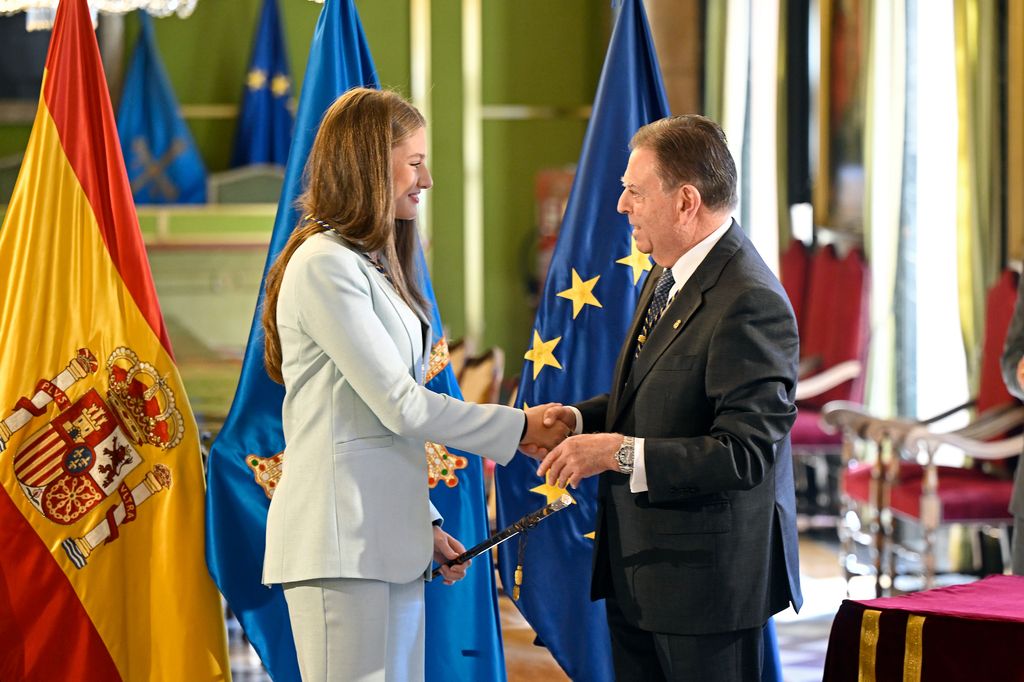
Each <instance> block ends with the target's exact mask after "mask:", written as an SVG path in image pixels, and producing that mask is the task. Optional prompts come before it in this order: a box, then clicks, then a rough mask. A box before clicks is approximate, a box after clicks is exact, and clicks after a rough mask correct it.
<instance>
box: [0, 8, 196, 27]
mask: <svg viewBox="0 0 1024 682" xmlns="http://www.w3.org/2000/svg"><path fill="white" fill-rule="evenodd" d="M197 1H198V0H89V10H90V12H91V13H92V17H93V24H95V23H96V13H97V12H109V13H124V12H131V11H132V10H137V9H142V10H145V11H147V12H149V13H150V14H152V15H153V16H154V17H166V16H170V15H171V14H177V15H178V16H179V17H181V18H182V19H184V18H185V17H187V16H189V15H191V14H192V11H193V10H194V9H195V8H196V2H197ZM57 2H58V0H0V14H14V13H15V12H25V14H26V27H27V28H28V30H30V31H37V30H45V29H49V28H51V27H52V26H53V16H54V14H55V13H56V11H57Z"/></svg>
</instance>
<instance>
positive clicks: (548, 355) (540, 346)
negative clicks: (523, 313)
mask: <svg viewBox="0 0 1024 682" xmlns="http://www.w3.org/2000/svg"><path fill="white" fill-rule="evenodd" d="M561 340H562V337H561V336H559V337H556V338H554V339H551V340H550V341H543V340H542V339H541V338H540V334H539V333H538V332H537V330H536V329H534V330H533V348H531V349H530V350H528V351H526V354H525V355H524V356H523V357H524V358H526V359H527V360H529V361H531V362H532V363H533V378H534V380H535V381H536V379H537V375H538V374H540V371H541V370H542V369H544V366H545V365H549V366H551V367H554V368H555V369H562V365H561V364H559V362H558V360H556V359H555V346H557V345H558V342H559V341H561Z"/></svg>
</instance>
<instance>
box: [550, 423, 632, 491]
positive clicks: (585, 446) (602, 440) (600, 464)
mask: <svg viewBox="0 0 1024 682" xmlns="http://www.w3.org/2000/svg"><path fill="white" fill-rule="evenodd" d="M622 438H623V437H622V435H621V434H618V433H589V434H584V435H580V436H573V437H571V438H567V439H566V440H565V441H564V442H563V443H562V444H561V445H559V446H558V447H556V448H555V449H554V450H552V451H551V452H550V453H548V456H547V457H545V458H544V461H543V462H541V463H540V466H539V467H538V468H537V475H538V476H540V477H541V478H544V477H545V475H546V474H547V473H548V472H550V473H551V481H553V482H554V483H553V485H555V486H558V487H562V486H564V485H571V486H572V487H574V488H575V487H576V486H578V485H579V483H580V481H582V480H583V479H584V478H589V477H591V476H593V475H595V474H599V473H601V472H602V471H618V470H619V463H618V462H616V461H615V453H616V452H618V450H619V446H621V445H622Z"/></svg>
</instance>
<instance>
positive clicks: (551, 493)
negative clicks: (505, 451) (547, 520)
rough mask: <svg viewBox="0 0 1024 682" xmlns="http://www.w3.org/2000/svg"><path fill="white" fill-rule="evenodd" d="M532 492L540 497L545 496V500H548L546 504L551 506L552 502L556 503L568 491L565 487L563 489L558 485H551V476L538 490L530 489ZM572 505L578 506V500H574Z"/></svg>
mask: <svg viewBox="0 0 1024 682" xmlns="http://www.w3.org/2000/svg"><path fill="white" fill-rule="evenodd" d="M530 492H531V493H537V494H538V495H543V496H544V499H545V500H547V502H545V504H551V503H552V502H554V501H555V500H557V499H558V498H560V497H561V496H562V495H565V494H566V490H565V487H564V486H563V487H558V486H557V485H551V477H550V476H548V477H547V478H546V479H545V480H544V482H543V483H541V484H540V485H539V486H537V487H536V488H530ZM570 497H572V496H571V495H570ZM572 503H573V504H576V500H573V501H572Z"/></svg>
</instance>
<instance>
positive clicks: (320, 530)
mask: <svg viewBox="0 0 1024 682" xmlns="http://www.w3.org/2000/svg"><path fill="white" fill-rule="evenodd" d="M277 325H278V332H279V334H280V337H281V351H282V364H281V371H282V374H283V375H284V384H285V399H284V404H283V407H282V420H283V427H284V437H285V443H286V447H285V454H284V462H283V467H282V469H283V471H282V475H281V480H280V483H279V485H278V487H277V489H276V490H275V491H274V497H273V500H272V501H271V504H270V512H269V515H268V517H267V548H266V554H265V556H264V565H263V582H264V583H265V584H268V585H270V584H274V583H286V582H293V581H299V580H310V579H314V578H370V579H375V580H383V581H387V582H394V583H406V582H410V581H412V580H414V579H415V578H416V577H417V576H420V575H422V574H423V573H424V571H425V570H426V569H427V568H429V566H430V561H431V557H432V555H433V534H432V530H431V520H432V519H431V511H432V509H431V504H430V500H429V497H428V488H427V464H426V456H425V453H424V444H425V442H427V441H432V442H439V443H443V444H445V445H450V446H452V447H456V448H459V449H461V450H466V451H468V452H474V453H477V454H479V455H482V456H484V457H487V458H489V459H493V460H494V461H496V462H498V463H500V464H505V463H507V462H508V461H509V460H510V459H512V456H513V455H514V454H515V451H516V447H517V446H518V444H519V438H520V435H521V433H522V429H523V423H524V422H523V420H524V416H523V413H522V411H520V410H516V409H513V408H509V407H504V406H501V405H476V404H473V403H466V402H463V401H461V400H456V399H455V398H452V397H450V396H446V395H441V394H438V393H434V392H433V391H431V390H429V389H427V388H425V387H424V386H423V382H424V373H425V368H426V366H427V362H428V359H429V357H430V343H429V339H430V338H431V336H430V334H431V331H430V325H429V323H428V322H427V321H426V320H423V319H421V318H420V317H419V316H418V315H417V314H416V313H415V312H413V310H412V309H410V308H409V306H408V305H406V304H405V302H404V301H402V299H401V298H400V297H399V296H398V294H397V293H396V292H395V290H394V289H393V288H392V286H391V284H390V283H389V282H388V281H387V279H386V278H385V277H384V275H382V274H381V273H380V272H378V271H377V270H376V268H374V266H373V265H372V264H371V263H370V262H369V261H368V259H367V258H366V257H365V256H364V255H362V254H361V253H359V252H357V251H355V250H353V249H352V248H350V247H349V246H347V245H346V244H345V243H344V242H343V241H342V239H341V238H340V237H339V236H338V235H337V234H336V233H334V232H324V233H321V234H317V235H314V236H312V237H310V238H309V239H307V240H306V241H305V242H304V243H303V244H302V245H301V246H299V248H298V249H296V251H295V253H294V254H293V255H292V258H291V260H290V261H289V263H288V266H287V268H285V272H284V277H283V279H282V281H281V290H280V295H279V298H278V303H277ZM464 540H466V541H474V540H475V538H464Z"/></svg>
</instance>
